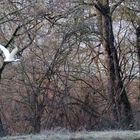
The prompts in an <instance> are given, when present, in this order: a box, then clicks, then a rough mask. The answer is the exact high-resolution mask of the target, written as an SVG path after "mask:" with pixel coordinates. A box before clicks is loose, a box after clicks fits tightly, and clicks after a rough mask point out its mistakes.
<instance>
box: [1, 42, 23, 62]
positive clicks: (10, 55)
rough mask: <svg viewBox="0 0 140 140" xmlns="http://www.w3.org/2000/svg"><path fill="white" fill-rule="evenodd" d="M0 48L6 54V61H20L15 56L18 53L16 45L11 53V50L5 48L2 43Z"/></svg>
mask: <svg viewBox="0 0 140 140" xmlns="http://www.w3.org/2000/svg"><path fill="white" fill-rule="evenodd" d="M0 49H1V50H2V51H3V54H4V56H5V59H4V62H16V61H19V60H20V59H16V58H15V55H16V54H17V52H18V48H17V47H15V48H14V49H13V50H12V51H11V53H10V52H9V50H8V49H7V48H5V47H4V46H2V45H1V44H0Z"/></svg>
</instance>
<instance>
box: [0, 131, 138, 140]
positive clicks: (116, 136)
mask: <svg viewBox="0 0 140 140" xmlns="http://www.w3.org/2000/svg"><path fill="white" fill-rule="evenodd" d="M0 140H140V131H104V132H96V131H94V132H78V133H69V132H66V133H64V132H63V133H61V132H60V133H59V132H57V133H53V132H50V133H48V132H46V134H42V135H28V136H12V137H3V138H0Z"/></svg>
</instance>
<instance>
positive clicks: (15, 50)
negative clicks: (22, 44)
mask: <svg viewBox="0 0 140 140" xmlns="http://www.w3.org/2000/svg"><path fill="white" fill-rule="evenodd" d="M17 52H18V48H17V47H15V48H14V49H13V50H12V52H11V53H10V56H11V57H14V56H15V55H16V54H17Z"/></svg>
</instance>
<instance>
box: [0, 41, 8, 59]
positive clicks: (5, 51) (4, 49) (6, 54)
mask: <svg viewBox="0 0 140 140" xmlns="http://www.w3.org/2000/svg"><path fill="white" fill-rule="evenodd" d="M0 49H1V50H2V51H3V53H4V56H5V57H7V56H9V50H8V49H6V48H5V47H4V46H2V45H1V44H0Z"/></svg>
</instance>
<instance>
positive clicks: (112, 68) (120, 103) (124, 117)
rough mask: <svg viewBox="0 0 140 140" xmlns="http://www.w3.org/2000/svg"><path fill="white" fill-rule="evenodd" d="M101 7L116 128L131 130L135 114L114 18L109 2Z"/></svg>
mask: <svg viewBox="0 0 140 140" xmlns="http://www.w3.org/2000/svg"><path fill="white" fill-rule="evenodd" d="M99 6H100V9H101V10H100V12H101V14H102V20H103V23H102V24H103V39H104V40H103V45H104V47H105V51H106V55H107V66H108V72H109V77H108V81H109V86H110V87H109V88H110V89H109V90H110V97H111V98H110V99H111V101H110V103H111V110H112V117H113V121H114V127H115V128H123V129H131V127H132V126H133V124H134V122H133V114H132V110H131V105H130V102H129V100H128V97H127V94H126V90H125V87H124V85H123V81H122V79H121V76H120V67H119V60H118V55H117V50H116V48H115V46H114V34H113V29H112V18H111V14H110V7H109V1H108V0H104V2H103V3H102V4H101V3H99Z"/></svg>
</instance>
